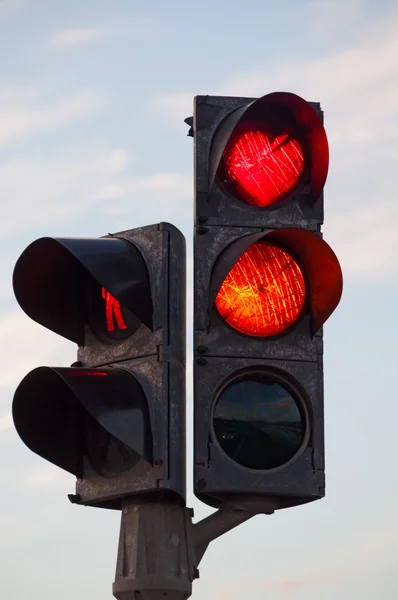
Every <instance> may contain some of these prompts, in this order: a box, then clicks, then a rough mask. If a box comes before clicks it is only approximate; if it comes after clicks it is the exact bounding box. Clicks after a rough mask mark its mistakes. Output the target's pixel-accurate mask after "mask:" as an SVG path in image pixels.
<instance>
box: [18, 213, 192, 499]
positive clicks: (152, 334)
mask: <svg viewBox="0 0 398 600" xmlns="http://www.w3.org/2000/svg"><path fill="white" fill-rule="evenodd" d="M13 285H14V291H15V295H16V298H17V300H18V302H19V304H20V305H21V307H22V308H23V310H24V311H25V312H26V313H27V315H28V316H29V317H31V318H32V319H33V320H35V321H37V322H38V323H40V324H41V325H43V326H44V327H47V328H48V329H50V330H52V331H54V332H55V333H57V334H59V335H61V336H63V337H65V338H67V339H69V340H71V341H73V342H75V343H76V344H78V361H77V362H75V363H74V364H73V365H72V366H71V367H70V368H65V367H38V368H36V369H34V370H33V371H31V372H30V373H29V374H28V375H26V377H25V378H24V379H23V380H22V382H21V383H20V384H19V386H18V388H17V390H16V392H15V396H14V401H13V418H14V423H15V427H16V429H17V431H18V434H19V435H20V437H21V438H22V440H23V441H24V442H25V444H26V445H27V446H28V447H29V448H30V449H31V450H32V451H33V452H36V453H37V454H39V455H40V456H42V457H43V458H45V459H46V460H48V461H50V462H52V463H53V464H55V465H57V466H58V467H60V468H62V469H64V470H66V471H68V472H70V473H72V474H73V475H75V477H76V478H77V483H76V494H72V495H70V500H71V501H72V502H75V503H78V504H84V505H90V506H97V507H101V508H112V509H118V508H121V505H122V500H124V499H126V498H128V497H132V498H133V499H134V500H135V501H142V500H143V499H144V500H145V499H147V500H151V501H156V500H158V499H162V498H165V499H166V500H167V499H169V500H172V501H173V502H179V503H180V504H182V505H185V239H184V236H183V235H182V233H181V232H180V231H179V230H178V229H177V228H175V227H174V226H173V225H170V224H169V223H160V224H157V225H150V226H146V227H140V228H137V229H132V230H128V231H122V232H120V233H117V234H114V235H111V234H109V235H107V236H105V237H102V238H97V239H84V238H83V239H72V238H71V239H57V238H48V237H45V238H41V239H38V240H36V241H35V242H33V243H32V244H30V246H28V247H27V248H26V250H25V251H24V252H23V253H22V255H21V256H20V258H19V259H18V261H17V263H16V266H15V270H14V276H13Z"/></svg>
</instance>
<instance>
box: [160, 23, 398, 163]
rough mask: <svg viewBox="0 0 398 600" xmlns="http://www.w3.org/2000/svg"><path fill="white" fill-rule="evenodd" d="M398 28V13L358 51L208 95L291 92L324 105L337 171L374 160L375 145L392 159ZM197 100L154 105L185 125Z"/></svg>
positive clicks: (266, 70) (258, 72)
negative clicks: (390, 152) (185, 120)
mask: <svg viewBox="0 0 398 600" xmlns="http://www.w3.org/2000/svg"><path fill="white" fill-rule="evenodd" d="M397 27H398V14H396V15H393V16H390V17H389V18H388V19H386V20H385V21H383V22H381V23H379V24H378V25H377V26H375V27H374V29H372V30H371V32H367V35H365V36H364V37H363V39H362V40H361V41H360V42H358V43H357V46H356V47H354V48H351V49H348V50H344V51H341V52H338V53H334V54H332V55H330V56H327V57H319V58H318V57H316V58H311V59H307V60H289V61H288V62H282V61H275V60H273V61H272V62H271V63H266V64H264V65H263V66H258V67H257V68H254V69H253V70H252V71H251V72H245V73H242V74H238V75H236V76H234V77H232V78H230V79H229V80H226V81H224V83H223V84H222V85H221V86H220V87H218V88H215V89H208V90H203V92H206V93H209V94H214V95H218V94H219V95H231V96H242V95H244V96H248V97H258V96H261V95H263V94H266V93H269V92H271V91H275V90H285V91H287V90H288V91H292V92H294V93H297V94H299V95H302V96H303V97H304V98H306V99H307V100H309V101H321V103H322V105H323V107H324V109H325V114H326V126H327V131H328V137H329V141H330V145H331V149H332V155H334V157H333V161H334V168H336V165H338V166H339V168H343V169H344V168H347V166H348V165H347V162H346V157H347V156H350V157H351V159H350V161H349V166H352V164H355V163H356V164H358V163H359V162H363V160H364V159H367V160H369V161H370V160H372V155H373V153H370V152H369V149H370V148H371V144H372V142H375V143H376V142H377V144H378V146H377V148H378V153H379V156H380V153H382V154H383V155H387V153H388V152H389V151H390V148H391V144H393V145H394V148H395V152H397V141H396V140H397V131H398V129H397V124H396V122H395V121H394V117H395V116H396V106H397V104H398V61H397V60H396V56H397V55H398V38H397V36H396V29H397ZM193 96H194V94H193V93H192V92H182V93H173V94H162V95H160V96H158V97H157V98H156V99H155V100H154V106H155V107H156V108H157V109H158V110H161V112H162V117H164V115H165V114H166V115H167V114H168V115H169V117H170V118H172V119H180V120H181V119H184V118H185V117H186V116H188V115H191V114H192V100H193ZM394 123H395V124H394ZM381 139H382V140H383V144H382V145H381V144H380V140H381ZM363 150H364V151H365V152H366V154H367V156H364V153H363Z"/></svg>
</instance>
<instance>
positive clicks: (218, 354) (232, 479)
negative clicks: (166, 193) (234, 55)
mask: <svg viewBox="0 0 398 600" xmlns="http://www.w3.org/2000/svg"><path fill="white" fill-rule="evenodd" d="M187 122H188V123H189V124H191V125H192V129H191V134H192V135H193V137H194V157H195V158H194V165H195V239H194V271H195V275H194V492H195V494H196V496H197V497H198V498H199V499H200V500H202V501H204V502H206V503H208V504H210V505H212V506H222V505H227V506H231V505H232V506H235V507H237V508H239V507H241V508H242V507H243V508H244V507H249V506H250V507H252V508H253V507H254V506H257V507H258V508H259V510H261V507H263V509H264V510H267V509H270V510H275V509H278V508H285V507H289V506H294V505H297V504H301V503H304V502H309V501H311V500H316V499H318V498H321V497H323V495H324V493H325V476H324V412H323V335H322V325H323V323H324V322H325V321H326V320H327V319H328V317H329V316H330V315H331V313H332V312H333V310H334V309H335V308H336V306H337V304H338V302H339V300H340V296H341V292H342V274H341V269H340V265H339V262H338V260H337V258H336V256H335V254H334V252H333V251H332V249H331V248H330V247H329V246H328V245H327V244H326V242H324V241H323V239H322V235H321V233H320V230H321V224H322V222H323V186H324V183H325V181H326V176H327V171H328V143H327V137H326V133H325V130H324V128H323V115H322V112H321V110H320V106H319V104H316V103H309V102H306V101H305V100H303V99H302V98H300V97H298V96H296V95H295V94H290V93H283V92H277V93H273V94H268V95H266V96H263V97H262V98H259V99H254V98H235V97H226V96H197V97H196V98H195V103H194V117H193V120H190V119H188V120H187Z"/></svg>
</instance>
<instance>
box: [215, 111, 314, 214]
mask: <svg viewBox="0 0 398 600" xmlns="http://www.w3.org/2000/svg"><path fill="white" fill-rule="evenodd" d="M304 165H305V160H304V151H303V148H302V145H301V142H300V141H299V139H298V138H297V137H295V135H294V133H292V132H287V131H283V129H282V130H281V131H280V132H277V133H276V132H273V131H271V128H270V127H268V126H267V124H266V123H257V122H256V121H244V122H243V123H240V124H239V125H238V126H237V127H236V128H235V130H234V131H233V133H232V135H231V137H230V138H229V140H228V143H227V145H226V147H225V150H224V153H223V156H222V162H221V169H222V171H224V179H225V178H226V183H227V184H228V183H229V184H231V183H232V184H233V185H234V187H235V191H236V192H237V194H238V195H239V196H240V197H241V199H242V200H243V201H244V202H246V203H248V204H252V205H254V206H258V207H267V206H271V205H273V204H276V203H277V202H281V201H282V200H285V199H286V198H287V197H288V196H290V195H291V194H292V193H293V192H294V190H295V189H296V188H297V186H298V184H299V183H300V180H301V178H302V175H303V173H304ZM221 177H222V175H221Z"/></svg>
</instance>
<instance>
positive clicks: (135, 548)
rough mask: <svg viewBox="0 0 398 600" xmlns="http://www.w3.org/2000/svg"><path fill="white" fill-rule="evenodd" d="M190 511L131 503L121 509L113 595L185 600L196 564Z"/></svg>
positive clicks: (130, 598)
mask: <svg viewBox="0 0 398 600" xmlns="http://www.w3.org/2000/svg"><path fill="white" fill-rule="evenodd" d="M190 527H191V519H190V516H189V511H188V509H186V508H184V507H182V506H178V505H174V504H160V503H159V504H156V503H148V504H128V505H126V506H125V507H124V508H123V510H122V522H121V527H120V538H119V550H118V556H117V564H116V578H115V583H114V584H113V595H114V596H115V598H117V599H118V600H138V599H139V600H141V599H142V600H160V598H162V600H185V599H186V598H189V596H190V595H191V593H192V579H193V564H192V558H191V557H192V553H191V554H190V546H191V544H190V543H189V542H188V536H189V530H190Z"/></svg>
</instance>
